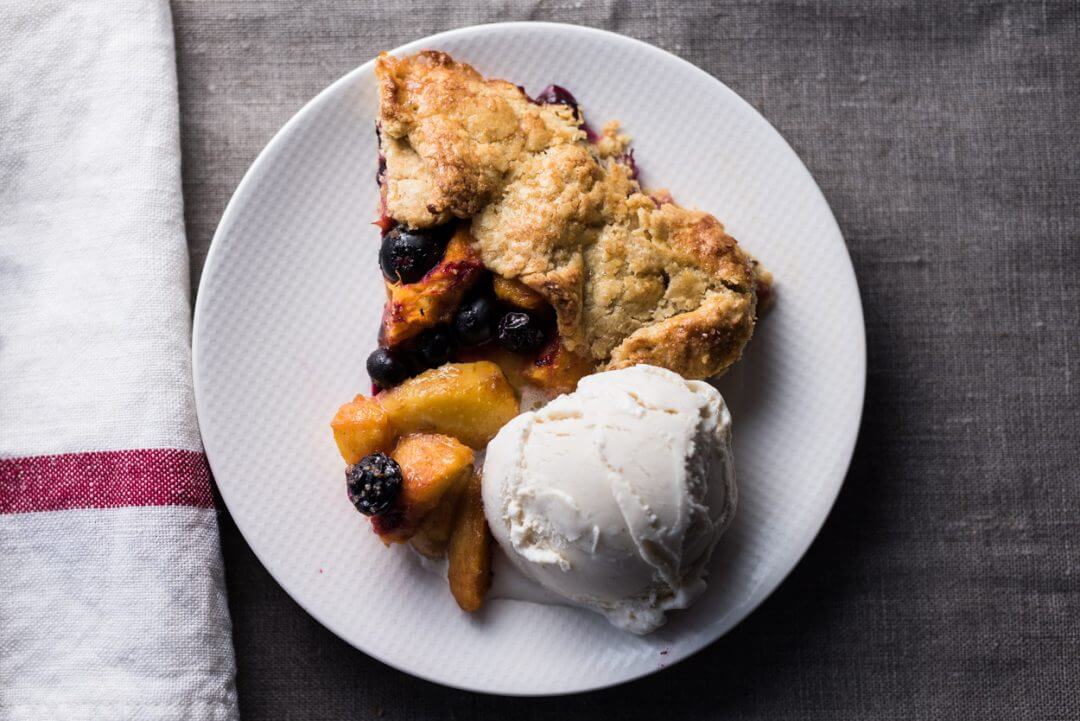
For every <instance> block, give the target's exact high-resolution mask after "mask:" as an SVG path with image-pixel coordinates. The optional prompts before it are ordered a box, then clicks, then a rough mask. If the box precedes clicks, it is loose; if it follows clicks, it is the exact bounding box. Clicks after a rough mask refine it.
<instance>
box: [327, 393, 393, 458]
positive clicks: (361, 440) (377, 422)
mask: <svg viewBox="0 0 1080 721" xmlns="http://www.w3.org/2000/svg"><path fill="white" fill-rule="evenodd" d="M330 428H331V429H333V431H334V441H335V442H336V443H337V447H338V451H340V452H341V457H342V458H344V459H345V462H346V463H348V464H350V465H351V464H353V463H357V462H358V461H359V460H360V459H361V458H363V457H364V456H366V455H368V454H370V453H375V452H376V451H386V450H388V449H389V448H390V445H391V444H392V443H393V442H394V431H393V428H392V427H391V425H390V416H389V415H388V414H387V412H386V411H385V410H383V407H382V406H381V405H379V404H378V403H377V402H375V400H374V399H372V398H366V397H364V396H357V397H356V398H355V399H354V400H353V401H352V402H351V403H346V404H345V405H343V406H341V408H339V409H338V412H337V414H335V415H334V420H332V421H331V422H330Z"/></svg>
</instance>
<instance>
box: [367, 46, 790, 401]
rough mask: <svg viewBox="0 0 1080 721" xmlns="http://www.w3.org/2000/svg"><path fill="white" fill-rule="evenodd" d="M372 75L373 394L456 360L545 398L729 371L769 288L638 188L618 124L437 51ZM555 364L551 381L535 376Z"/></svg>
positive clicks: (388, 63) (710, 224)
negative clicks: (582, 386) (489, 367)
mask: <svg viewBox="0 0 1080 721" xmlns="http://www.w3.org/2000/svg"><path fill="white" fill-rule="evenodd" d="M376 75H377V77H378V82H379V125H378V131H379V141H380V150H381V155H382V161H381V164H380V172H379V183H380V187H381V191H382V194H381V197H382V209H381V210H382V212H381V215H382V227H383V228H384V231H385V232H384V237H383V247H382V252H381V255H380V258H381V260H382V267H383V272H384V275H385V277H386V284H387V292H388V297H389V300H388V302H387V309H386V313H385V317H384V322H383V327H382V334H381V340H382V343H383V345H384V346H385V347H386V348H387V349H389V353H386V354H384V355H386V356H389V357H390V358H392V359H393V360H396V361H397V362H398V363H399V364H400V365H399V367H395V368H388V369H387V370H389V371H391V372H388V373H385V374H383V375H384V378H379V377H378V376H379V374H378V373H376V374H375V375H376V381H377V382H382V381H383V380H387V381H389V382H390V383H392V382H394V381H395V380H396V379H397V378H399V377H400V376H402V375H405V374H407V373H408V370H407V368H406V367H405V366H407V365H410V364H412V365H413V366H416V365H417V362H418V361H417V359H419V365H421V366H422V365H426V364H431V362H432V361H443V362H445V360H450V359H453V358H457V357H459V355H460V354H463V353H464V354H465V356H466V357H470V358H475V357H485V356H486V357H488V358H491V359H493V360H495V361H496V362H499V356H500V355H505V353H504V351H509V352H510V353H513V354H517V355H518V356H521V360H520V363H517V365H520V366H523V367H524V368H515V367H513V366H515V364H514V363H510V364H509V367H508V371H509V372H508V375H512V376H514V377H517V378H520V380H521V382H522V383H528V384H532V385H538V386H540V387H541V388H542V389H544V390H547V391H548V392H549V393H553V392H563V391H565V390H567V389H569V388H572V387H573V384H574V383H575V382H576V380H577V378H575V377H574V376H575V375H578V376H579V377H580V374H583V373H587V372H592V371H595V370H602V369H610V368H619V367H623V366H628V365H633V364H636V363H649V364H652V365H657V366H662V367H665V368H669V369H671V370H674V371H676V372H678V373H680V374H681V375H683V376H685V377H687V378H709V377H712V376H716V375H719V374H720V373H723V372H724V371H725V370H726V369H727V368H728V367H729V366H730V365H731V364H732V363H733V362H735V361H736V360H737V359H738V358H739V356H740V355H741V353H742V350H743V347H744V346H745V345H746V342H747V341H748V340H749V339H750V336H751V335H752V333H753V330H754V323H755V319H756V315H757V313H758V311H759V306H762V305H764V299H765V297H766V296H767V295H770V292H769V291H770V286H771V278H770V276H769V274H768V273H767V272H766V271H764V270H763V268H762V267H761V266H760V265H759V264H758V263H757V262H756V261H755V260H754V259H753V258H751V257H750V256H749V255H748V254H747V253H745V252H744V251H743V250H742V249H741V248H740V247H739V245H738V243H737V242H736V241H735V239H734V238H732V237H731V236H730V235H728V234H727V233H725V232H724V226H723V225H722V224H721V223H720V221H718V220H717V219H716V218H715V217H713V216H712V215H709V214H708V213H705V212H702V211H699V210H692V209H688V208H683V207H681V206H679V205H677V204H676V203H675V202H674V201H673V200H672V199H671V197H670V196H669V195H668V194H667V193H665V192H663V191H660V192H654V193H651V194H650V193H646V192H645V191H643V190H642V188H641V185H640V184H639V183H638V181H637V171H636V168H635V166H634V164H633V159H632V156H631V155H630V154H629V153H628V152H627V150H628V143H629V139H628V138H627V137H626V136H624V135H621V134H620V133H619V131H618V127H617V125H616V124H614V123H612V124H609V125H607V126H605V127H604V128H603V130H602V132H600V133H598V134H597V133H594V132H592V131H591V130H590V129H589V128H588V127H587V126H586V125H585V122H584V117H583V115H582V113H581V111H580V109H579V107H578V106H577V104H576V102H575V101H574V99H573V96H571V95H570V94H569V93H568V92H566V91H565V90H562V89H561V88H556V87H554V86H553V87H552V88H548V89H547V90H545V91H544V92H542V93H541V95H540V96H538V98H537V99H533V98H530V97H529V96H528V95H526V94H525V92H524V91H523V90H522V89H521V88H520V87H518V86H515V85H513V84H511V83H508V82H506V81H503V80H491V79H485V78H484V77H482V76H481V75H480V74H479V73H478V72H477V71H476V70H474V69H473V68H472V67H470V66H469V65H466V64H464V63H459V62H456V61H455V60H453V59H452V58H451V57H450V56H449V55H446V54H445V53H441V52H435V51H425V52H421V53H418V54H416V55H413V56H409V57H405V58H395V57H393V56H390V55H386V54H383V55H381V56H380V57H379V59H378V61H377V65H376ZM444 345H445V346H446V347H443V346H444ZM489 345H490V346H491V347H490V349H487V350H484V349H485V348H487V346H489ZM554 358H561V359H563V362H562V366H563V367H564V368H565V370H564V371H563V372H545V370H544V369H545V368H547V369H550V367H551V362H552V359H554ZM383 360H384V361H385V360H386V359H385V358H384V359H383ZM545 364H547V365H545ZM384 365H387V366H389V365H391V364H390V363H389V362H385V363H384ZM500 365H503V363H500ZM373 370H376V371H379V370H382V368H379V367H376V368H374V369H373Z"/></svg>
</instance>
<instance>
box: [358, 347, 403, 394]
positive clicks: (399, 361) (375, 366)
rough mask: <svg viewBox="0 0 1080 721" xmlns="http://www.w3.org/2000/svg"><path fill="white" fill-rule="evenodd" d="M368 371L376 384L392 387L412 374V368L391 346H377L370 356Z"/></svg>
mask: <svg viewBox="0 0 1080 721" xmlns="http://www.w3.org/2000/svg"><path fill="white" fill-rule="evenodd" d="M367 372H368V375H369V376H371V380H372V381H374V382H375V384H376V385H378V386H380V387H382V388H390V387H391V386H396V385H397V384H398V383H400V382H401V381H403V380H405V379H406V378H408V377H409V376H410V375H412V368H410V367H409V364H408V363H407V362H406V361H405V360H404V359H403V358H401V357H399V356H398V354H396V353H394V352H393V351H392V350H390V349H389V348H376V349H375V350H374V351H373V352H372V354H371V355H369V356H368V359H367Z"/></svg>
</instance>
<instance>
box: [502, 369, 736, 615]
mask: <svg viewBox="0 0 1080 721" xmlns="http://www.w3.org/2000/svg"><path fill="white" fill-rule="evenodd" d="M483 495H484V512H485V514H486V515H487V521H488V525H489V526H490V527H491V531H492V533H493V535H494V536H495V538H496V540H497V541H498V543H499V545H500V546H501V547H502V548H503V550H504V551H505V553H506V555H507V556H508V557H509V558H510V560H511V561H512V562H513V563H514V565H515V566H517V567H518V569H519V570H521V572H522V573H524V574H525V575H526V576H528V577H529V578H531V579H532V580H534V581H536V582H537V583H539V584H540V585H542V586H543V587H545V588H547V589H548V590H549V591H552V592H554V593H555V594H558V595H559V596H561V597H563V598H565V599H566V600H568V601H570V602H572V603H574V604H577V605H580V606H583V607H586V608H590V609H592V610H595V611H598V612H600V613H602V614H604V615H605V616H607V618H608V620H610V621H611V623H613V624H615V625H616V626H619V627H621V628H624V629H626V630H629V631H632V632H634V633H649V632H650V631H653V630H655V629H656V628H658V627H659V626H661V625H662V624H663V623H664V621H665V615H664V614H665V612H666V611H667V610H669V609H675V608H685V607H686V606H688V605H689V604H690V603H692V602H693V601H694V600H695V599H696V598H697V597H698V596H699V595H700V594H701V592H702V591H703V590H704V589H705V582H704V580H703V576H704V575H705V572H706V569H705V566H706V564H707V562H708V560H709V557H710V556H711V555H712V550H713V547H714V546H715V545H716V542H717V540H718V539H719V537H720V535H721V533H723V531H724V529H725V528H726V527H727V525H728V523H730V521H731V519H732V516H733V515H734V512H735V500H736V490H735V473H734V468H733V464H732V452H731V416H730V414H729V413H728V410H727V407H726V406H725V405H724V400H723V398H721V396H720V393H719V392H718V391H717V390H716V389H714V388H713V387H712V386H710V385H708V384H707V383H703V382H700V381H686V380H684V379H683V378H682V377H681V376H679V375H678V374H676V373H672V372H671V371H667V370H664V369H661V368H655V367H652V366H644V365H639V366H634V367H631V368H625V369H622V370H615V371H607V372H605V373H598V374H596V375H592V376H588V377H586V378H584V379H582V381H581V382H580V383H579V385H578V389H577V391H576V392H574V393H571V394H569V395H565V396H560V397H559V398H556V399H555V400H554V401H552V402H551V403H549V404H548V405H546V406H545V407H543V408H541V409H540V410H537V411H532V412H530V413H525V414H522V415H520V416H518V417H517V418H515V419H514V420H513V421H511V422H510V423H509V424H507V425H506V426H505V427H504V428H503V429H502V430H501V431H499V434H498V435H497V436H496V437H495V438H494V440H492V442H491V443H490V444H489V445H488V449H487V456H486V459H485V461H484V472H483Z"/></svg>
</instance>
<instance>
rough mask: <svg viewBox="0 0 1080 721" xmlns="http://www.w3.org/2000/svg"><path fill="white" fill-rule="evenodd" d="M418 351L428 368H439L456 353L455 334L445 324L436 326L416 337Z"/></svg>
mask: <svg viewBox="0 0 1080 721" xmlns="http://www.w3.org/2000/svg"><path fill="white" fill-rule="evenodd" d="M416 352H417V354H418V355H419V356H420V359H421V360H422V361H423V363H424V365H425V366H426V367H428V368H438V367H439V366H441V365H442V364H443V363H446V362H448V361H449V360H450V357H451V356H452V355H453V354H454V334H453V333H451V332H450V329H449V328H448V327H446V326H444V325H439V326H435V327H434V328H430V329H428V330H426V331H424V332H423V333H421V334H420V337H419V338H417V339H416Z"/></svg>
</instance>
